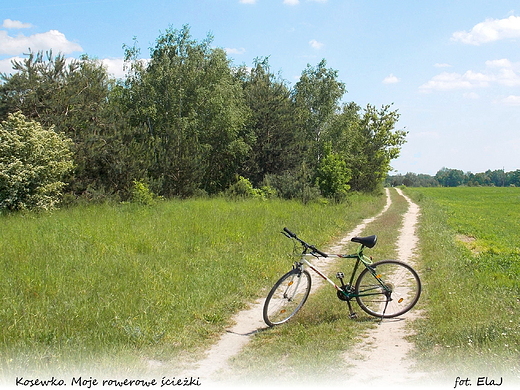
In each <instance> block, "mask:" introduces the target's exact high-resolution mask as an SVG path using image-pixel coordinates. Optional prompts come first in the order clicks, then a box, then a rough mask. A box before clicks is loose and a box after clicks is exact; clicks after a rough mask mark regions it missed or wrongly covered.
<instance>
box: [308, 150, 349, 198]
mask: <svg viewBox="0 0 520 390" xmlns="http://www.w3.org/2000/svg"><path fill="white" fill-rule="evenodd" d="M351 176H352V175H351V172H350V170H349V169H348V168H347V164H346V162H345V159H344V158H343V157H342V156H341V155H339V154H338V153H334V152H332V146H331V145H330V144H326V145H325V151H324V153H323V156H322V158H321V159H320V162H319V163H318V167H317V169H316V184H317V185H318V188H319V189H320V191H321V193H322V195H323V196H326V197H328V198H332V199H336V200H343V199H344V198H345V197H346V196H347V192H348V190H349V189H350V185H349V184H348V182H349V181H350V179H351Z"/></svg>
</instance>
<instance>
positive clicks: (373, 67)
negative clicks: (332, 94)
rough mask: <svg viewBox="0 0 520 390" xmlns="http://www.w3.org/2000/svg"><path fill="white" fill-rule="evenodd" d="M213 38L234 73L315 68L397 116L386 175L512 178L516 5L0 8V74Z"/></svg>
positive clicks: (29, 4)
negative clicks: (498, 174)
mask: <svg viewBox="0 0 520 390" xmlns="http://www.w3.org/2000/svg"><path fill="white" fill-rule="evenodd" d="M184 25H189V27H190V31H191V34H192V36H193V38H195V39H197V40H199V41H200V40H203V39H205V38H206V37H207V35H208V34H211V35H212V36H213V37H214V39H213V46H215V47H221V48H223V49H225V50H226V52H227V53H228V56H229V58H230V59H232V61H233V64H235V65H246V66H251V65H252V64H253V60H254V59H255V58H257V57H269V64H270V66H271V70H272V71H273V72H277V73H278V72H279V73H280V75H281V77H282V78H283V79H284V80H286V81H287V83H288V84H289V85H294V83H295V82H296V81H297V80H298V78H299V76H300V75H301V73H302V71H303V70H304V69H305V68H306V67H307V65H311V66H316V65H317V64H318V63H319V62H320V61H321V60H322V59H325V60H326V61H327V67H329V68H332V69H334V70H337V72H338V79H339V80H340V81H342V82H344V83H345V85H346V89H347V91H348V93H346V94H345V96H344V97H343V102H345V103H347V102H351V101H353V102H356V103H357V104H358V105H360V106H361V107H365V106H366V105H367V104H371V105H374V106H376V107H381V106H383V105H388V104H391V105H392V107H393V109H395V110H398V111H399V113H400V115H401V116H400V120H399V122H398V124H397V126H396V129H398V130H406V131H408V135H407V138H406V139H407V142H406V144H405V145H404V146H403V147H402V150H401V155H400V156H399V158H397V159H395V160H393V161H392V167H393V169H394V171H393V173H394V174H395V173H401V174H405V173H407V172H414V173H425V174H430V175H434V174H435V173H436V172H437V171H438V170H440V169H441V168H444V167H446V168H451V169H460V170H463V171H464V172H468V171H470V172H473V173H477V172H484V171H486V170H488V169H491V170H499V169H504V170H505V171H506V172H508V171H513V170H516V169H520V3H519V2H518V0H516V1H508V0H487V1H483V0H450V1H448V0H432V1H430V0H421V1H418V0H413V1H412V0H146V1H138V0H98V1H96V0H92V1H89V0H2V3H1V4H0V72H4V73H10V72H11V70H12V69H11V60H12V59H20V58H24V53H27V52H28V51H29V48H30V49H31V50H32V51H33V52H36V51H39V50H44V51H46V50H49V49H52V50H53V53H55V54H56V53H63V54H64V55H65V56H67V57H72V58H78V57H79V56H81V55H82V54H87V55H89V57H94V58H97V59H99V60H102V61H104V62H105V63H106V65H107V67H108V69H109V71H110V72H111V73H113V74H114V75H115V76H116V77H122V76H123V71H122V57H123V54H124V50H123V46H124V45H129V46H131V45H133V42H134V38H135V39H136V40H137V42H138V46H139V47H140V48H141V56H142V57H143V58H148V57H149V53H150V51H149V49H150V47H152V46H153V45H154V42H155V40H156V39H157V38H158V37H159V36H160V35H161V34H162V33H163V32H165V31H166V30H167V29H168V28H175V29H180V28H182V27H183V26H184Z"/></svg>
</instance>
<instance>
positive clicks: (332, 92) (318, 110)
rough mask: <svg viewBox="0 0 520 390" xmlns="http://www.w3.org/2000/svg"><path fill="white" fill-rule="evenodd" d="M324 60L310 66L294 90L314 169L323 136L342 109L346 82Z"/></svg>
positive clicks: (297, 112) (298, 118)
mask: <svg viewBox="0 0 520 390" xmlns="http://www.w3.org/2000/svg"><path fill="white" fill-rule="evenodd" d="M326 66H327V62H326V61H325V60H322V61H321V62H320V63H319V64H318V65H317V66H316V67H312V66H311V65H307V68H306V69H305V70H304V71H303V72H302V74H301V76H300V79H299V81H298V82H297V83H296V84H295V86H294V89H293V99H294V102H295V104H296V109H297V111H296V115H295V118H294V119H293V120H295V121H296V122H297V123H298V124H299V125H300V126H301V127H302V129H303V131H304V134H305V138H304V139H303V140H302V142H303V143H304V147H305V149H307V150H308V151H309V154H308V163H309V165H310V167H311V169H314V167H315V166H316V164H318V161H319V159H320V152H321V150H322V145H321V142H322V136H323V133H324V131H325V130H326V128H327V126H328V125H329V122H330V120H331V119H332V118H333V117H334V115H335V114H336V113H337V112H338V110H339V101H340V99H341V98H342V96H343V95H344V94H345V92H346V89H345V84H344V83H342V82H341V81H338V72H337V71H336V70H333V69H330V68H329V69H327V68H326Z"/></svg>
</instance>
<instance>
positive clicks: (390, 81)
mask: <svg viewBox="0 0 520 390" xmlns="http://www.w3.org/2000/svg"><path fill="white" fill-rule="evenodd" d="M399 81H401V79H399V78H397V77H396V76H394V75H393V74H390V76H387V77H385V78H384V80H383V84H396V83H398V82H399Z"/></svg>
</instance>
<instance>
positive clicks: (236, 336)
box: [191, 189, 420, 388]
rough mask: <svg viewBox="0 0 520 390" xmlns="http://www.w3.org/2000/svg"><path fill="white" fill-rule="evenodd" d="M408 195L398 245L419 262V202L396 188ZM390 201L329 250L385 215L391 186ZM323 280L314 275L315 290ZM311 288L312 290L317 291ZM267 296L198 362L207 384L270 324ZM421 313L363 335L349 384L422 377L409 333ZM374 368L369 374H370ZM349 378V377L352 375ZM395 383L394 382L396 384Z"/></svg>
mask: <svg viewBox="0 0 520 390" xmlns="http://www.w3.org/2000/svg"><path fill="white" fill-rule="evenodd" d="M396 190H397V192H398V193H399V195H401V196H403V197H404V198H405V199H406V200H407V202H408V204H409V208H408V211H407V212H406V214H405V215H404V219H403V225H402V228H401V231H400V235H399V238H398V241H397V243H396V245H397V257H398V259H399V260H401V261H404V262H408V263H410V264H413V260H414V254H415V248H416V246H417V241H418V240H417V235H416V231H415V229H416V224H417V220H418V216H419V207H418V206H417V205H416V204H414V203H413V202H412V201H411V200H410V199H409V198H408V197H406V196H405V195H404V194H403V193H402V191H401V190H399V189H396ZM386 199H387V202H386V205H385V207H384V208H383V210H382V211H381V212H380V213H379V214H378V215H376V216H374V217H372V218H368V219H365V220H363V221H362V222H361V223H360V224H359V225H357V226H356V228H355V229H354V230H352V231H351V232H349V233H348V234H347V235H345V236H344V238H343V239H341V240H340V241H338V242H337V243H335V244H334V245H333V246H331V247H330V248H327V251H328V252H330V253H341V252H342V248H343V247H344V246H345V245H346V244H347V243H349V242H350V239H351V238H352V237H354V236H358V235H360V234H362V232H363V231H364V230H365V228H366V226H367V225H368V224H369V223H371V222H372V221H374V220H376V219H377V218H379V217H380V216H381V215H383V214H384V213H385V212H386V211H387V210H388V208H389V207H390V205H391V199H390V190H388V189H386ZM316 265H317V266H319V267H320V268H323V269H324V270H325V271H326V270H327V266H328V265H329V264H328V263H327V259H322V260H321V262H320V263H318V262H316ZM321 283H323V281H322V280H321V279H320V278H313V287H314V288H313V290H312V291H315V290H316V287H317V286H319V285H320V284H321ZM312 291H311V292H312ZM263 303H264V298H262V299H259V300H257V301H256V302H254V303H252V304H251V305H250V308H249V309H247V310H244V311H241V312H239V313H238V314H237V315H235V317H234V318H233V322H234V323H235V325H234V326H232V327H230V328H229V329H228V330H227V331H226V332H225V333H224V334H223V335H222V337H221V338H220V340H219V341H218V342H217V343H215V344H214V345H213V346H212V347H210V349H209V350H208V351H207V353H206V357H205V358H204V359H203V360H201V361H199V362H198V363H196V364H195V365H194V369H195V371H192V374H191V375H193V376H194V377H200V378H201V380H202V381H204V382H205V383H208V382H211V381H212V377H213V376H214V374H216V373H218V374H219V377H220V378H222V377H223V375H222V373H224V377H225V372H226V369H227V368H228V361H229V359H230V358H231V357H233V356H235V355H236V354H238V353H239V352H240V351H241V349H242V348H244V346H245V345H246V344H247V343H248V342H249V340H250V338H251V336H252V335H254V334H255V333H256V332H258V331H260V330H262V329H264V328H266V325H265V323H264V322H263V319H262V308H263ZM417 315H419V313H418V312H417V310H415V311H414V310H412V311H411V312H410V313H407V314H405V315H403V316H402V317H400V318H398V319H387V320H384V321H383V322H382V323H381V324H379V325H378V326H377V328H376V329H373V330H369V331H367V333H366V334H365V335H364V336H363V338H362V341H361V342H360V343H359V344H358V345H356V346H355V347H354V348H353V349H352V350H351V351H349V352H347V353H346V354H345V366H346V375H345V378H344V379H345V380H346V383H347V384H357V385H358V388H359V387H361V388H371V387H373V386H375V385H378V384H383V383H384V384H385V385H386V386H387V388H388V386H389V385H390V384H391V385H395V386H402V385H406V384H410V385H412V384H413V383H416V381H417V380H418V379H420V375H419V374H416V373H413V372H412V371H411V367H412V365H413V361H411V360H409V357H408V353H409V351H410V350H411V348H412V345H411V344H410V343H409V342H408V341H407V340H406V336H407V335H408V329H407V324H408V323H409V322H410V321H411V320H413V318H415V317H416V316H417ZM367 373H368V376H367ZM347 378H348V379H347ZM390 387H392V386H390Z"/></svg>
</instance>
